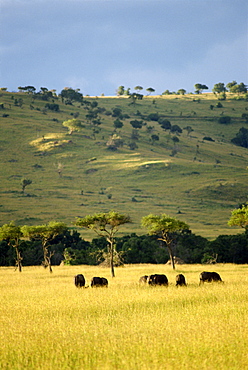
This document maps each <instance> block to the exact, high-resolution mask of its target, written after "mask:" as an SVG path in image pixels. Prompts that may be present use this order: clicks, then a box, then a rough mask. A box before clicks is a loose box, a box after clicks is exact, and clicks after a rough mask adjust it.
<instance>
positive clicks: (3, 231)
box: [0, 222, 23, 272]
mask: <svg viewBox="0 0 248 370" xmlns="http://www.w3.org/2000/svg"><path fill="white" fill-rule="evenodd" d="M21 237H23V233H22V231H21V228H20V226H16V225H15V224H14V223H13V222H10V223H9V224H5V225H3V226H2V227H0V240H6V241H7V243H8V245H12V247H13V248H15V252H16V268H18V270H19V272H21V271H22V256H21V252H20V249H19V247H20V239H21Z"/></svg>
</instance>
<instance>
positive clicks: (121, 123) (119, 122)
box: [114, 118, 123, 129]
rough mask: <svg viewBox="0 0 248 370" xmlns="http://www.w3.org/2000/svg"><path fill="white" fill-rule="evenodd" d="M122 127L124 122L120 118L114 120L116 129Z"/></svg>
mask: <svg viewBox="0 0 248 370" xmlns="http://www.w3.org/2000/svg"><path fill="white" fill-rule="evenodd" d="M122 127H123V122H122V121H121V120H120V119H119V118H116V120H114V128H115V129H118V128H122Z"/></svg>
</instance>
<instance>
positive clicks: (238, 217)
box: [228, 204, 248, 230]
mask: <svg viewBox="0 0 248 370" xmlns="http://www.w3.org/2000/svg"><path fill="white" fill-rule="evenodd" d="M228 225H229V226H239V227H242V228H244V229H245V230H247V229H248V204H242V206H241V208H238V209H234V210H233V211H232V215H231V217H230V220H229V221H228Z"/></svg>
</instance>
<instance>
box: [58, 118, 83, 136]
mask: <svg viewBox="0 0 248 370" xmlns="http://www.w3.org/2000/svg"><path fill="white" fill-rule="evenodd" d="M62 125H63V126H64V127H67V128H68V130H69V135H72V133H73V132H75V131H80V130H82V128H83V127H84V126H83V125H82V122H81V121H80V120H79V119H76V118H73V119H68V121H64V122H63V123H62Z"/></svg>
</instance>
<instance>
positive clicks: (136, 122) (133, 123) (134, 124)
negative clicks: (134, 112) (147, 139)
mask: <svg viewBox="0 0 248 370" xmlns="http://www.w3.org/2000/svg"><path fill="white" fill-rule="evenodd" d="M130 125H131V126H132V127H133V128H136V129H137V128H138V129H140V128H142V126H143V121H139V120H137V119H135V120H132V121H130Z"/></svg>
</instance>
